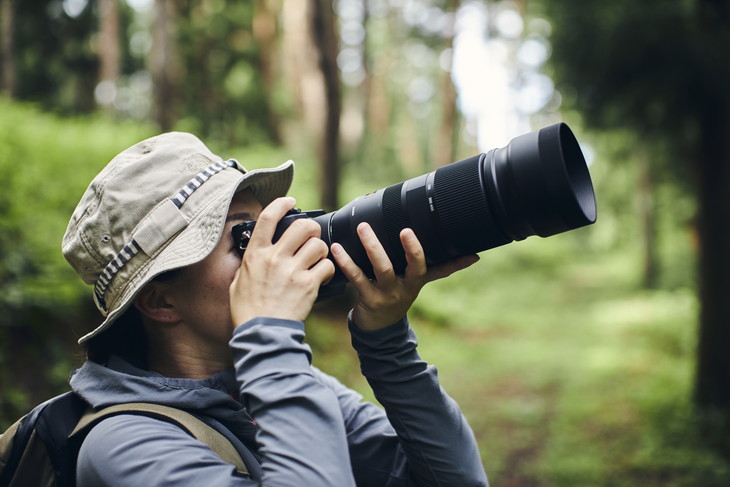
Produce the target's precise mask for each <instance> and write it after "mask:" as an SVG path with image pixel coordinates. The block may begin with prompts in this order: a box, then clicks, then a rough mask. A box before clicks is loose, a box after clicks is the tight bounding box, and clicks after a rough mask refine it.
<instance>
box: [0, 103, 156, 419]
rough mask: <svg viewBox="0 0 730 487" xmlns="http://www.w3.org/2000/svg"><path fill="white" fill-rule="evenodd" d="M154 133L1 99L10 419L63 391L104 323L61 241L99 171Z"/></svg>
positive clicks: (5, 370) (1, 380)
mask: <svg viewBox="0 0 730 487" xmlns="http://www.w3.org/2000/svg"><path fill="white" fill-rule="evenodd" d="M149 135H151V132H150V129H149V128H148V127H144V126H134V125H120V124H114V123H111V122H109V121H106V120H105V119H103V118H102V117H98V116H95V117H82V118H60V117H56V116H53V115H49V114H47V113H42V112H40V111H39V110H37V109H36V108H34V107H33V106H30V105H23V104H18V103H12V102H10V101H8V100H6V99H0V178H1V179H2V181H3V191H2V192H0V215H2V217H0V286H1V288H0V289H1V291H0V384H2V393H0V417H2V419H3V420H5V419H6V418H8V419H9V418H12V417H15V416H17V415H18V413H19V412H21V411H24V410H25V409H27V407H29V406H30V405H31V404H34V403H35V402H38V401H39V400H40V399H43V398H45V397H47V396H48V395H49V391H48V390H47V387H48V385H49V384H50V388H51V389H52V390H55V389H58V388H60V387H63V384H64V383H65V379H66V375H67V374H68V371H69V369H70V364H71V361H72V360H73V352H72V350H74V348H73V345H72V343H73V342H74V340H75V338H77V337H78V336H80V333H82V332H83V331H84V329H86V328H87V327H88V326H90V323H89V321H91V322H95V321H96V320H98V317H96V316H95V315H94V314H91V313H90V312H89V308H90V304H89V303H90V296H91V291H90V289H89V288H88V287H87V286H85V285H84V284H83V283H82V282H81V280H80V279H79V278H78V277H77V276H76V274H75V273H74V271H73V270H72V269H71V267H70V266H69V265H68V264H67V263H66V261H65V260H64V258H63V256H62V255H61V239H62V237H63V234H64V232H65V230H66V225H67V224H68V221H69V218H70V216H71V213H72V212H73V209H74V207H75V206H76V203H77V202H78V201H79V199H80V198H81V195H82V194H83V192H84V190H85V189H86V187H87V185H88V184H89V182H90V181H91V179H92V178H93V177H94V176H95V175H96V173H97V172H98V171H99V170H100V169H101V168H102V167H104V165H106V163H107V162H108V161H109V160H110V159H111V158H112V157H113V156H114V155H115V154H117V153H118V152H119V151H121V150H122V149H124V148H126V147H128V146H130V145H132V144H133V143H135V142H138V141H139V140H142V139H143V138H145V137H147V136H149ZM90 316H93V318H90ZM19 364H22V367H21V368H20V370H19V369H18V367H17V366H18V365H19ZM61 370H65V372H60V371H61Z"/></svg>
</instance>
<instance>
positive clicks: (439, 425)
mask: <svg viewBox="0 0 730 487" xmlns="http://www.w3.org/2000/svg"><path fill="white" fill-rule="evenodd" d="M350 332H351V336H352V344H353V347H354V348H355V350H356V351H357V353H358V356H359V358H360V366H361V370H362V373H363V375H364V376H365V378H366V379H367V380H368V383H369V384H370V387H371V388H372V390H373V392H374V393H375V397H376V398H377V399H378V401H379V402H380V404H381V405H382V406H383V408H384V409H385V413H386V415H387V418H388V420H389V423H390V425H392V427H393V429H394V430H395V434H396V435H397V442H394V441H393V438H392V436H391V435H388V434H387V433H386V431H387V427H386V426H384V425H383V424H382V423H381V422H379V421H378V420H377V419H376V416H375V415H374V414H373V413H372V412H364V411H363V410H362V409H359V408H358V407H357V406H355V405H354V404H351V405H350V406H349V407H345V408H344V409H343V411H344V412H343V414H344V416H345V418H346V422H347V424H348V434H349V437H350V442H351V443H354V444H356V445H357V448H355V449H354V450H352V456H353V459H352V462H353V467H354V469H355V471H356V472H358V470H360V471H362V467H361V468H360V469H358V468H357V465H361V464H371V465H380V466H384V465H387V466H388V468H389V469H390V471H389V472H388V479H387V480H386V479H385V478H383V479H381V483H380V485H381V486H382V485H459V486H486V485H488V482H487V476H486V473H485V472H484V467H483V466H482V463H481V458H480V455H479V449H478V446H477V443H476V440H475V438H474V434H473V432H472V430H471V428H470V427H469V425H468V424H467V422H466V419H465V418H464V416H463V415H462V413H461V410H460V409H459V406H458V405H457V404H456V402H455V401H454V400H453V399H451V398H450V397H449V396H448V395H447V394H446V392H445V391H444V390H443V389H442V388H441V387H440V385H439V380H438V375H437V371H436V368H435V367H433V366H430V365H428V364H427V363H426V362H424V361H423V360H421V358H420V357H419V355H418V353H417V351H416V347H417V340H416V336H415V334H414V332H413V330H412V329H411V328H410V326H409V325H408V321H407V320H406V319H404V320H402V321H400V322H398V323H396V324H394V325H391V326H389V327H387V328H384V329H381V330H378V331H374V332H365V331H362V330H359V329H358V328H357V327H355V326H354V325H353V324H352V323H350ZM341 402H342V401H341ZM361 407H364V408H367V406H361ZM368 423H369V427H364V425H365V424H368ZM379 444H380V445H379ZM364 446H366V447H364ZM386 455H387V456H388V457H387V458H385V456H386ZM368 457H370V458H368ZM369 476H370V478H372V472H370V473H369ZM399 479H400V480H399ZM403 479H408V480H407V481H406V480H403ZM358 485H366V484H365V483H361V482H360V478H359V477H358ZM373 485H375V484H373Z"/></svg>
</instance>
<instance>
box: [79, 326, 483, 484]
mask: <svg viewBox="0 0 730 487" xmlns="http://www.w3.org/2000/svg"><path fill="white" fill-rule="evenodd" d="M350 331H351V334H352V343H353V346H354V347H355V349H356V350H357V352H358V356H359V357H360V362H361V370H362V373H363V374H364V375H365V377H366V378H367V380H368V382H369V383H370V386H371V387H372V389H373V391H374V393H375V396H376V398H377V399H378V401H379V402H380V403H381V404H382V405H383V407H384V409H385V412H383V410H382V409H380V408H379V407H377V406H375V405H373V404H370V403H363V402H361V399H362V398H361V396H360V395H359V394H357V393H356V392H354V391H352V390H350V389H348V388H346V387H345V386H343V385H342V384H341V383H339V382H338V381H337V380H336V379H334V378H333V377H330V376H328V375H326V374H324V373H322V372H321V371H319V370H318V369H316V368H315V367H313V366H312V365H311V351H310V348H309V347H308V346H307V345H306V344H304V343H303V339H304V325H303V323H301V322H298V321H287V320H276V319H270V318H257V319H254V320H251V321H249V322H247V323H245V324H243V325H241V326H240V327H238V328H237V329H236V330H235V332H234V335H233V339H232V340H231V349H232V351H233V357H234V362H235V368H234V370H226V371H222V372H220V373H218V374H216V375H214V376H213V377H211V378H209V379H202V380H194V379H174V378H167V377H163V376H160V375H158V374H155V373H152V372H149V371H145V370H141V369H138V368H135V367H133V366H132V365H130V364H129V363H127V362H125V361H123V360H121V359H118V358H112V360H110V362H109V363H108V364H107V365H106V366H102V365H99V364H96V363H94V362H86V363H85V364H84V365H83V366H82V367H81V368H80V369H78V370H77V371H75V372H74V374H73V375H72V378H71V386H72V388H73V390H74V391H76V392H77V393H78V394H79V395H81V396H82V397H83V398H84V399H85V400H86V401H88V402H89V403H90V404H92V405H93V406H94V407H103V406H109V405H112V404H119V403H125V402H153V403H159V404H164V405H169V406H174V407H178V408H182V409H187V410H194V411H195V412H196V413H198V414H200V415H201V416H203V417H205V418H208V419H210V420H211V421H213V422H216V421H217V422H219V423H222V424H223V425H225V427H226V428H227V429H228V430H229V431H230V432H231V433H233V434H234V435H235V436H236V437H237V438H238V439H239V440H241V441H242V442H243V443H244V444H245V445H247V446H248V448H249V450H250V451H251V452H252V455H251V456H250V458H247V459H246V460H247V465H248V466H249V470H250V471H251V473H252V476H253V478H252V479H247V478H242V477H239V476H237V475H236V474H235V469H234V468H233V466H232V465H230V464H227V463H224V462H223V461H222V460H221V459H220V458H219V457H218V456H217V455H215V454H214V453H213V452H212V451H211V450H210V449H209V448H208V447H207V445H204V444H203V443H200V442H198V441H197V440H195V439H194V438H192V437H191V436H189V435H187V434H186V433H185V432H184V431H183V430H182V429H181V428H179V427H178V426H175V425H172V424H169V423H166V422H163V421H160V420H157V419H154V418H150V417H146V416H136V415H120V416H114V417H111V418H108V419H106V420H104V421H102V422H101V423H99V424H98V425H97V426H95V427H94V428H93V429H92V430H91V432H90V433H89V435H88V436H87V437H86V439H85V440H84V443H83V445H82V447H81V451H80V453H79V459H78V463H77V482H78V485H79V486H80V487H84V486H95V487H99V486H106V485H117V486H125V485H129V486H134V487H138V486H140V485H154V486H173V485H174V486H182V485H190V486H200V485H214V486H227V485H237V486H245V485H264V486H274V485H277V486H307V487H309V486H337V487H343V486H348V485H363V486H364V485H373V486H378V487H385V486H405V485H439V486H447V485H448V486H459V487H462V486H472V485H480V486H482V485H487V478H486V475H485V473H484V469H483V467H482V464H481V460H480V457H479V451H478V448H477V445H476V441H475V439H474V435H473V433H472V431H471V429H470V428H469V426H468V425H467V423H466V420H465V419H464V417H463V416H462V414H461V412H460V410H459V407H458V406H457V404H456V403H455V402H454V401H453V400H452V399H451V398H449V397H448V396H447V395H446V393H445V392H444V391H443V390H442V389H441V388H440V386H439V383H438V377H437V374H436V370H435V368H434V367H432V366H429V365H427V364H426V363H425V362H423V361H422V360H421V359H420V358H419V356H418V354H417V352H416V338H415V335H414V333H413V331H412V330H411V329H410V327H409V326H408V323H407V321H406V320H405V319H404V320H403V321H401V322H399V323H396V324H394V325H392V326H390V327H388V328H385V329H383V330H379V331H376V332H362V331H359V330H357V329H356V328H355V327H353V326H350ZM252 458H253V459H254V460H253V461H252V460H251V459H252ZM252 464H253V465H252Z"/></svg>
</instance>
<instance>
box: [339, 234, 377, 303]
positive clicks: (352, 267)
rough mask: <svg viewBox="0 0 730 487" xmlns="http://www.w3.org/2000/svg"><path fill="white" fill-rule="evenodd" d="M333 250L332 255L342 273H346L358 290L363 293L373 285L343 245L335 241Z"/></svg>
mask: <svg viewBox="0 0 730 487" xmlns="http://www.w3.org/2000/svg"><path fill="white" fill-rule="evenodd" d="M331 250H332V256H333V257H334V259H335V262H337V266H338V267H339V268H340V270H341V271H342V274H344V276H345V277H346V278H347V280H348V281H350V283H351V284H352V285H353V286H354V287H355V289H357V291H358V292H361V293H362V292H363V291H364V290H366V289H367V288H369V287H370V286H371V285H372V284H371V282H370V279H369V278H368V276H366V275H365V273H364V272H363V271H362V269H360V267H358V265H357V264H355V261H354V260H352V257H350V254H348V253H347V251H346V250H345V248H344V247H343V246H342V245H340V244H338V243H333V244H332V247H331Z"/></svg>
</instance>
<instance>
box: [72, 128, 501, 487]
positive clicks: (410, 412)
mask: <svg viewBox="0 0 730 487" xmlns="http://www.w3.org/2000/svg"><path fill="white" fill-rule="evenodd" d="M292 176H293V165H292V163H290V162H289V163H286V164H283V165H281V166H279V167H277V168H273V169H262V170H255V171H250V172H247V171H246V170H245V169H244V168H243V167H242V166H241V165H239V164H238V163H237V162H236V161H234V160H229V161H224V160H222V159H221V158H220V157H218V156H215V155H214V154H212V153H211V152H210V151H209V150H208V149H207V148H206V147H205V146H204V145H203V144H202V142H200V141H199V140H198V139H197V138H195V137H194V136H192V135H189V134H182V133H170V134H164V135H160V136H157V137H153V138H151V139H148V140H146V141H143V142H140V143H139V144H137V145H135V146H133V147H131V148H129V149H127V150H126V151H124V152H122V153H121V154H119V155H118V156H117V157H115V158H114V159H113V160H112V161H111V162H110V163H109V165H107V167H106V168H105V169H104V170H103V171H102V172H101V173H100V174H99V175H98V176H97V177H96V178H95V179H94V181H93V182H92V183H91V185H90V186H89V188H88V190H87V191H86V193H85V194H84V196H83V198H82V200H81V202H80V203H79V205H78V207H77V209H76V211H75V212H74V215H73V217H72V219H71V222H70V223H69V226H68V229H67V232H66V236H65V237H64V241H63V252H64V256H65V257H66V258H67V260H68V261H69V262H70V263H71V264H72V266H73V267H74V268H75V269H76V271H77V272H78V273H79V275H80V276H81V277H82V278H83V279H84V280H85V281H86V282H87V283H89V284H94V298H95V301H96V304H97V307H98V308H99V309H100V310H101V312H102V314H103V315H104V316H105V320H104V321H103V323H102V324H101V325H100V326H98V327H97V328H96V329H95V330H93V331H91V332H90V333H89V334H87V335H85V336H84V337H82V338H81V339H80V340H79V341H80V343H83V344H85V346H86V347H87V352H88V357H89V360H87V362H86V363H85V364H84V365H83V366H82V367H81V368H80V369H78V370H77V371H75V372H74V374H73V375H72V378H71V386H72V388H73V390H74V391H75V392H76V393H77V394H78V395H79V396H80V397H82V398H83V399H84V400H85V401H87V402H88V403H89V404H91V405H92V406H93V407H94V408H104V407H107V406H111V405H115V404H124V403H130V402H145V403H154V404H162V405H166V406H172V407H175V408H179V409H183V410H186V411H189V412H193V413H194V414H196V415H197V416H199V417H201V418H202V419H204V420H205V421H206V422H208V423H210V424H215V425H218V426H222V429H223V430H225V432H226V433H227V434H228V435H229V436H230V435H232V436H233V437H235V439H236V440H237V441H239V442H240V443H241V444H243V445H244V446H245V448H246V451H247V452H248V453H246V452H244V454H243V455H242V457H243V460H244V461H245V463H246V467H247V468H248V471H249V476H241V475H238V474H237V473H236V470H235V468H234V467H233V465H231V464H229V463H226V462H224V461H223V460H222V459H221V458H220V457H219V456H217V455H216V454H215V453H214V452H213V451H212V450H211V449H210V448H209V447H208V446H207V445H205V444H204V443H202V442H200V441H198V440H196V439H195V438H193V437H192V436H190V435H189V434H188V433H187V432H186V431H184V430H183V429H182V428H180V427H179V426H177V425H175V424H171V423H169V422H165V421H162V420H160V419H157V418H154V417H149V416H145V415H135V414H120V415H116V416H112V417H109V418H106V419H104V420H103V421H101V422H100V423H98V424H96V425H95V426H94V427H93V428H92V429H91V431H90V432H89V433H88V435H87V436H86V438H85V439H84V441H83V444H82V445H81V449H80V452H79V456H78V463H77V483H78V485H80V486H104V485H129V486H135V487H136V486H139V485H176V486H177V485H191V486H193V485H194V486H198V485H215V486H222V485H266V486H268V485H283V486H293V485H303V486H327V485H332V486H338V487H341V486H347V485H378V486H396V485H453V486H469V485H486V484H487V479H486V475H485V473H484V470H483V467H482V465H481V461H480V457H479V452H478V449H477V445H476V442H475V439H474V435H473V433H472V431H471V429H470V428H469V426H468V425H467V423H466V421H465V419H464V418H463V416H462V414H461V412H460V410H459V408H458V406H457V404H456V403H455V402H454V401H453V400H452V399H451V398H449V397H448V396H447V395H446V393H445V392H444V391H443V390H442V389H441V388H440V386H439V382H438V377H437V374H436V370H435V369H434V368H433V367H432V366H429V365H427V364H426V363H425V362H423V361H422V360H421V359H420V358H419V356H418V354H417V351H416V338H415V335H414V333H413V331H412V330H411V329H410V327H409V324H408V321H407V319H406V317H405V315H406V312H407V311H408V309H409V307H410V306H411V304H412V303H413V301H414V300H415V298H416V296H417V295H418V293H419V291H420V289H421V288H422V287H423V285H425V284H426V283H427V282H429V281H432V280H434V279H438V278H441V277H445V276H447V275H449V274H451V273H453V272H455V271H457V270H460V269H462V268H465V267H467V266H468V265H470V264H472V263H473V262H475V261H476V260H477V258H476V256H466V257H462V258H460V259H456V260H453V261H449V262H447V263H445V264H441V265H439V266H434V267H430V268H427V267H426V263H425V258H424V254H423V250H422V248H421V245H420V243H419V241H418V239H417V238H416V237H415V234H414V233H413V232H412V231H410V230H408V229H406V230H403V231H402V232H401V242H402V245H403V248H404V250H405V254H406V260H407V264H408V265H407V268H406V272H405V275H404V276H396V275H395V274H394V272H393V270H392V265H391V263H390V260H389V258H388V256H387V255H386V253H385V251H384V250H383V247H382V246H381V245H380V242H379V241H378V239H377V237H376V236H375V235H374V233H373V232H372V231H371V229H370V228H369V226H368V225H367V224H366V223H363V224H360V225H359V226H358V228H357V232H358V236H359V238H360V240H361V242H362V244H363V246H364V247H365V249H366V251H367V255H368V257H369V259H370V262H371V263H372V266H373V269H374V272H375V278H374V279H372V280H371V279H369V278H368V277H367V276H366V275H365V274H364V273H362V272H361V271H360V269H359V268H358V267H357V265H355V264H354V263H353V261H352V260H351V259H350V257H349V256H348V255H347V253H346V252H345V251H344V249H343V248H342V246H341V245H339V244H333V245H332V247H331V249H328V248H327V244H325V243H324V242H323V241H322V240H320V239H319V238H318V237H319V232H320V227H319V225H318V224H316V223H315V222H313V221H312V220H309V219H300V220H297V221H296V222H294V223H293V224H292V225H291V226H290V227H289V228H288V229H287V230H286V231H285V232H284V234H283V235H282V236H281V238H280V239H279V240H277V241H276V243H272V239H273V236H274V231H275V229H276V226H277V223H278V222H279V220H280V219H281V218H282V217H284V215H285V214H286V213H287V211H288V210H290V209H291V208H293V207H294V205H295V201H294V199H293V198H290V197H285V196H284V195H285V194H286V192H287V190H288V188H289V185H290V183H291V178H292ZM247 220H256V221H257V224H256V227H255V230H254V232H253V234H252V235H251V238H250V241H249V243H248V246H247V248H246V250H245V252H244V253H243V257H241V254H240V252H239V249H238V248H237V246H236V243H235V242H234V241H233V239H232V237H231V228H232V227H233V225H235V224H237V223H241V222H243V221H247ZM330 251H331V254H332V255H333V257H334V259H335V261H336V263H337V265H338V266H339V268H340V269H341V270H342V271H343V273H344V274H345V276H346V277H347V279H348V280H349V281H350V283H351V284H352V286H353V287H354V288H355V290H356V291H357V294H358V298H357V301H356V303H355V306H354V308H353V309H352V311H351V312H350V315H349V317H348V327H349V330H350V333H351V337H352V344H353V347H354V348H355V350H356V351H357V353H358V356H359V359H360V363H361V370H362V373H363V374H364V375H365V377H366V378H367V380H368V382H369V384H370V386H371V387H372V389H373V391H374V393H375V396H376V397H377V399H378V400H379V402H380V403H381V404H382V406H383V408H384V410H383V409H380V408H378V407H377V406H375V405H373V404H369V403H363V402H361V397H360V396H359V395H358V394H357V393H356V392H354V391H352V390H350V389H348V388H346V387H345V386H343V385H342V384H340V383H339V382H338V381H337V380H336V379H334V378H333V377H330V376H328V375H326V374H324V373H323V372H321V371H319V370H318V369H316V368H314V367H313V366H312V365H311V351H310V349H309V347H308V346H307V345H306V344H304V343H303V339H304V335H305V328H304V323H303V321H304V320H305V319H306V318H307V316H308V315H309V313H310V311H311V308H312V305H313V303H314V301H315V299H316V297H317V294H318V290H319V287H320V286H321V285H322V284H323V283H325V282H327V281H328V280H329V279H330V278H331V277H332V276H333V274H334V270H335V268H334V264H333V263H332V261H330V260H328V259H327V256H328V253H329V252H330Z"/></svg>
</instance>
